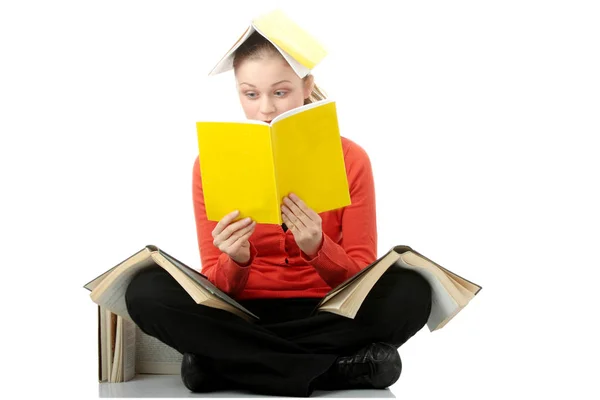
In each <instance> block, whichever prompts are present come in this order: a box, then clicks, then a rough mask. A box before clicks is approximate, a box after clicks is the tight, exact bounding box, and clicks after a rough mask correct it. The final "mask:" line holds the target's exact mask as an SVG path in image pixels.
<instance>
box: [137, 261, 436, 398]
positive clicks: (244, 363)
mask: <svg viewBox="0 0 600 400" xmlns="http://www.w3.org/2000/svg"><path fill="white" fill-rule="evenodd" d="M126 301H127V309H128V311H129V313H130V315H131V318H132V319H133V320H134V321H135V323H136V324H137V325H138V326H139V327H140V329H141V330H142V331H144V332H145V333H147V334H149V335H151V336H154V337H156V338H158V339H159V340H161V341H162V342H164V343H166V344H167V345H169V346H171V347H173V348H174V349H176V350H178V351H179V352H181V353H182V354H183V353H193V354H196V355H197V356H198V357H199V358H200V359H201V360H202V362H203V364H204V365H206V367H207V368H209V369H210V370H211V371H215V372H216V373H217V374H219V375H220V376H222V377H223V378H224V379H226V380H227V381H228V382H231V383H232V388H236V389H246V390H249V391H252V392H255V393H263V394H270V395H282V396H296V397H306V396H310V394H311V393H312V392H313V390H314V387H313V385H312V381H313V380H314V379H315V378H316V377H318V376H319V375H321V374H323V373H324V372H325V371H327V370H328V369H329V368H330V367H331V365H332V364H333V363H334V361H335V359H336V358H337V357H338V356H339V355H349V354H352V353H353V352H356V351H357V350H359V349H360V348H362V347H364V346H366V345H368V344H370V343H373V342H379V341H382V342H386V343H390V344H392V345H394V346H396V347H400V346H401V345H402V344H403V343H404V342H406V341H407V340H408V339H409V338H410V337H411V336H413V335H414V334H415V333H416V332H417V331H419V330H420V329H421V328H422V327H423V326H424V325H425V323H426V322H427V318H428V317H429V312H430V310H431V288H430V286H429V283H427V281H426V280H425V279H423V278H422V277H421V276H420V275H418V274H417V273H415V272H413V271H409V270H402V269H399V268H391V269H389V270H388V271H386V273H385V274H384V275H383V276H382V278H381V279H380V280H379V281H378V282H377V283H376V284H375V286H374V287H373V289H372V290H371V292H370V293H369V295H368V296H367V298H366V299H365V301H364V302H363V304H362V306H361V308H360V310H359V311H358V314H357V315H356V318H355V319H349V318H345V317H341V316H339V315H336V314H331V313H325V312H324V313H319V314H316V315H314V316H310V314H311V312H312V311H313V309H314V307H315V306H316V305H317V303H318V302H319V299H310V298H294V299H257V300H246V301H240V303H241V304H242V305H243V306H244V307H246V308H248V309H249V310H250V311H252V312H253V313H255V314H256V315H258V316H259V317H260V318H261V320H260V322H258V323H251V322H247V321H246V320H244V319H242V318H240V317H238V316H235V315H233V314H230V313H229V312H226V311H223V310H219V309H214V308H210V307H206V306H202V305H198V304H196V303H195V302H194V301H193V300H192V298H191V297H190V296H189V295H188V294H187V293H186V292H185V291H184V290H183V289H182V288H181V287H180V286H179V284H178V283H177V282H176V281H175V280H174V279H173V278H172V277H171V276H170V275H169V274H168V273H167V272H165V271H164V270H163V269H162V268H159V267H156V268H149V269H146V270H144V271H142V272H141V273H139V274H138V275H137V276H136V277H135V278H134V279H133V280H132V282H131V283H130V285H129V287H128V289H127V292H126Z"/></svg>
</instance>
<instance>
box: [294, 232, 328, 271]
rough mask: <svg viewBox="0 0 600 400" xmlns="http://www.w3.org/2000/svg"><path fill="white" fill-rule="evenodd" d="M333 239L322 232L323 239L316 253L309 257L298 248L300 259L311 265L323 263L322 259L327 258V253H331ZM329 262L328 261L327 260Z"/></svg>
mask: <svg viewBox="0 0 600 400" xmlns="http://www.w3.org/2000/svg"><path fill="white" fill-rule="evenodd" d="M334 244H335V243H333V241H332V240H331V239H330V238H329V236H327V235H326V234H325V233H323V240H322V241H321V247H320V248H319V250H318V251H317V254H316V255H315V256H314V257H312V258H311V257H310V256H309V255H308V254H306V253H305V252H303V251H302V250H300V255H301V256H302V259H303V260H304V261H306V262H308V263H310V264H311V265H313V266H314V265H320V264H323V261H324V260H329V257H328V254H330V253H331V246H332V245H334ZM327 264H329V262H327Z"/></svg>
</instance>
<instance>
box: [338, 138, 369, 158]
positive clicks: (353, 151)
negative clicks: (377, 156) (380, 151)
mask: <svg viewBox="0 0 600 400" xmlns="http://www.w3.org/2000/svg"><path fill="white" fill-rule="evenodd" d="M341 138H342V151H343V152H344V160H345V161H346V162H369V155H368V154H367V151H366V150H365V149H364V148H363V147H362V146H361V145H359V144H358V143H356V142H355V141H353V140H350V139H348V138H347V137H344V136H341Z"/></svg>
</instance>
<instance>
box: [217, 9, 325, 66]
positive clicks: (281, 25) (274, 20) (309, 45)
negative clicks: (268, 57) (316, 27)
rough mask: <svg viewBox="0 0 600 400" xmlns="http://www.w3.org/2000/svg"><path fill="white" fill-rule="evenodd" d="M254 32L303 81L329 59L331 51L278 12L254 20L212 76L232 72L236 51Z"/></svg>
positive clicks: (218, 64) (282, 13) (281, 12)
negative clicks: (328, 51) (263, 39)
mask: <svg viewBox="0 0 600 400" xmlns="http://www.w3.org/2000/svg"><path fill="white" fill-rule="evenodd" d="M254 32H258V33H259V34H260V35H262V36H263V37H265V38H266V39H267V40H268V41H270V42H271V43H272V44H273V45H274V46H275V48H276V49H277V50H278V51H279V52H280V53H281V55H282V56H283V58H285V59H286V61H287V62H288V63H289V64H290V66H291V67H292V69H293V70H294V71H295V72H296V73H297V74H298V75H299V76H300V77H304V76H306V75H307V74H308V73H309V72H310V70H312V69H313V68H314V67H315V66H316V65H317V64H319V62H321V60H323V58H325V56H326V55H327V51H326V50H325V48H324V47H323V46H322V45H321V43H319V41H318V40H317V39H315V38H314V37H313V36H312V35H311V34H309V33H308V32H307V31H305V30H304V29H303V28H302V27H300V26H299V25H298V24H296V23H295V22H294V21H293V20H292V19H291V18H289V17H288V16H287V15H286V14H285V13H284V12H283V11H281V10H274V11H271V12H269V13H266V14H263V15H260V16H259V17H257V18H254V19H253V20H252V22H251V23H250V25H249V26H248V27H247V28H246V30H245V32H244V33H243V34H242V35H241V36H240V37H239V38H238V40H237V41H236V42H235V44H234V45H233V46H232V47H231V48H230V49H229V51H227V53H226V54H225V55H224V56H223V57H222V58H221V60H219V62H218V63H217V65H216V66H215V67H214V68H213V69H212V71H211V72H210V73H209V75H217V74H220V73H221V72H225V71H228V70H230V69H232V68H233V57H234V54H235V51H236V50H237V49H238V48H239V47H240V46H241V45H242V44H243V43H244V42H245V41H246V40H247V39H248V38H249V37H250V36H251V35H252V34H253V33H254Z"/></svg>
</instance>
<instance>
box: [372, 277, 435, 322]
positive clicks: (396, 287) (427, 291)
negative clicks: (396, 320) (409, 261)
mask: <svg viewBox="0 0 600 400" xmlns="http://www.w3.org/2000/svg"><path fill="white" fill-rule="evenodd" d="M373 289H374V290H373V291H374V292H378V293H374V297H378V298H380V301H382V302H383V303H384V304H382V306H383V308H384V309H386V310H389V311H390V312H391V313H393V314H398V317H400V318H408V319H410V320H419V321H426V320H427V318H428V317H429V312H430V310H431V286H430V284H429V282H427V280H426V279H425V278H424V277H423V276H422V275H421V274H419V273H417V272H415V271H412V270H407V269H399V268H392V269H390V270H388V271H386V273H385V274H384V275H383V276H382V277H381V279H380V281H379V282H377V284H376V286H375V287H374V288H373ZM423 323H424V322H423Z"/></svg>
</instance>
